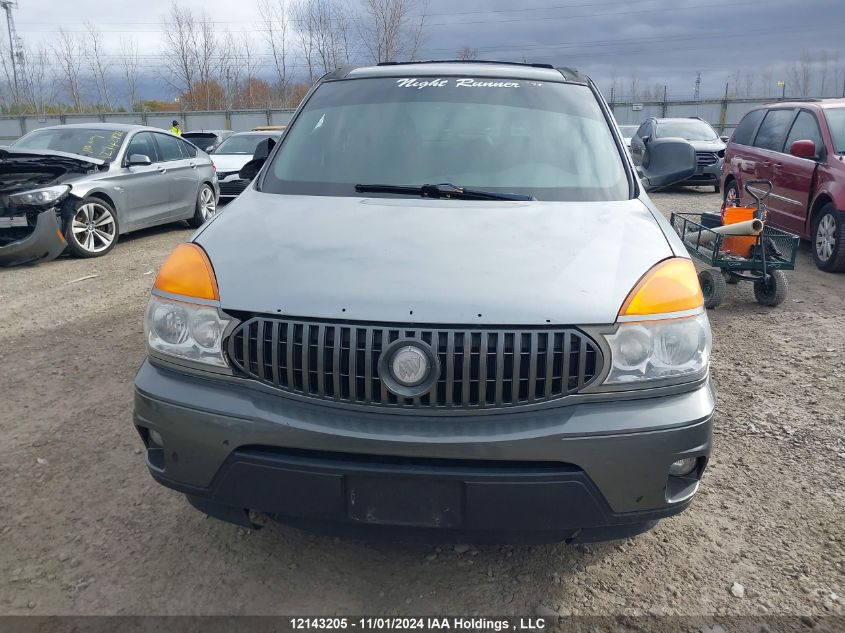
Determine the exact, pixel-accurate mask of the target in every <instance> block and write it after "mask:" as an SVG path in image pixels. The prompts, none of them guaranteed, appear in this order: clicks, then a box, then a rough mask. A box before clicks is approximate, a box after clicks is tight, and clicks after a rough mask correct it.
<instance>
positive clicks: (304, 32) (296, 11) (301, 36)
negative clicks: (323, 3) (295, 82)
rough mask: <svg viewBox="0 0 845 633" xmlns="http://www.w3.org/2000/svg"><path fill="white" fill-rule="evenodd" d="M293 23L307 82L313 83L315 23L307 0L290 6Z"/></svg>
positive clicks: (314, 73) (314, 72)
mask: <svg viewBox="0 0 845 633" xmlns="http://www.w3.org/2000/svg"><path fill="white" fill-rule="evenodd" d="M291 11H292V14H293V23H294V25H295V27H296V28H295V30H296V36H297V39H298V40H299V52H300V53H301V54H302V59H303V61H304V62H305V67H306V68H307V69H308V83H309V85H310V84H313V83H314V79H315V75H316V70H315V64H316V54H317V53H316V41H317V25H316V23H315V16H314V14H313V13H312V12H311V10H310V4H309V2H308V0H300V1H299V2H297V3H295V4H294V5H293V6H292V9H291Z"/></svg>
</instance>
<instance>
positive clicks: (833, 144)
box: [722, 99, 845, 272]
mask: <svg viewBox="0 0 845 633" xmlns="http://www.w3.org/2000/svg"><path fill="white" fill-rule="evenodd" d="M843 155H845V99H825V100H819V101H801V102H795V103H776V104H770V105H766V106H762V107H759V108H756V109H754V110H751V111H750V112H749V113H748V114H746V115H745V117H744V118H743V119H742V121H740V123H739V125H738V126H737V128H736V130H735V131H734V133H733V136H732V137H731V139H730V141H729V143H728V147H727V150H726V154H725V166H724V169H723V174H722V182H723V184H724V188H725V199H726V200H729V201H730V200H735V199H739V198H740V197H744V198H746V199H745V200H743V202H745V203H750V202H751V200H750V197H749V196H748V194H747V193H746V192H745V191H744V189H743V187H744V183H745V182H746V181H748V180H754V179H765V180H771V181H772V185H773V189H772V193H771V195H770V196H769V198H768V200H767V207H768V210H769V222H770V223H771V224H772V225H773V226H776V227H777V228H780V229H784V230H786V231H791V232H792V233H797V234H798V235H800V236H801V237H803V238H805V239H808V240H812V242H813V257H814V258H815V260H816V265H817V266H818V267H819V268H821V269H822V270H827V271H830V272H838V271H843V270H845V213H843V211H842V209H845V189H843V188H845V165H843V162H842V161H843V160H845V159H843Z"/></svg>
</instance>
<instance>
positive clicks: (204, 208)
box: [200, 187, 217, 222]
mask: <svg viewBox="0 0 845 633" xmlns="http://www.w3.org/2000/svg"><path fill="white" fill-rule="evenodd" d="M200 213H201V214H202V219H203V222H205V221H207V220H210V219H211V217H212V216H213V215H214V214H215V213H217V203H216V202H215V200H214V192H213V191H212V190H211V187H203V188H202V191H200Z"/></svg>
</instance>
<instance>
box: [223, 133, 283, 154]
mask: <svg viewBox="0 0 845 633" xmlns="http://www.w3.org/2000/svg"><path fill="white" fill-rule="evenodd" d="M267 138H278V137H277V136H272V135H269V134H268V135H262V134H244V135H242V136H238V135H237V134H235V135H233V136H230V137H229V138H227V139H226V140H225V141H223V142H222V143H220V145H218V146H217V149H216V150H214V153H215V154H248V155H250V156H252V155H253V154H254V153H255V148H256V147H257V146H258V144H259V143H260V142H261V141H263V140H264V139H267Z"/></svg>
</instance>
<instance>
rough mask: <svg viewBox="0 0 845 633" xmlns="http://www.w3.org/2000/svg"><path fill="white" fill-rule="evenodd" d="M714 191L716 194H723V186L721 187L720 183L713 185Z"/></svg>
mask: <svg viewBox="0 0 845 633" xmlns="http://www.w3.org/2000/svg"><path fill="white" fill-rule="evenodd" d="M713 191H715V192H716V193H721V192H722V187H721V185H719V183H716V184H715V185H713Z"/></svg>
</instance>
